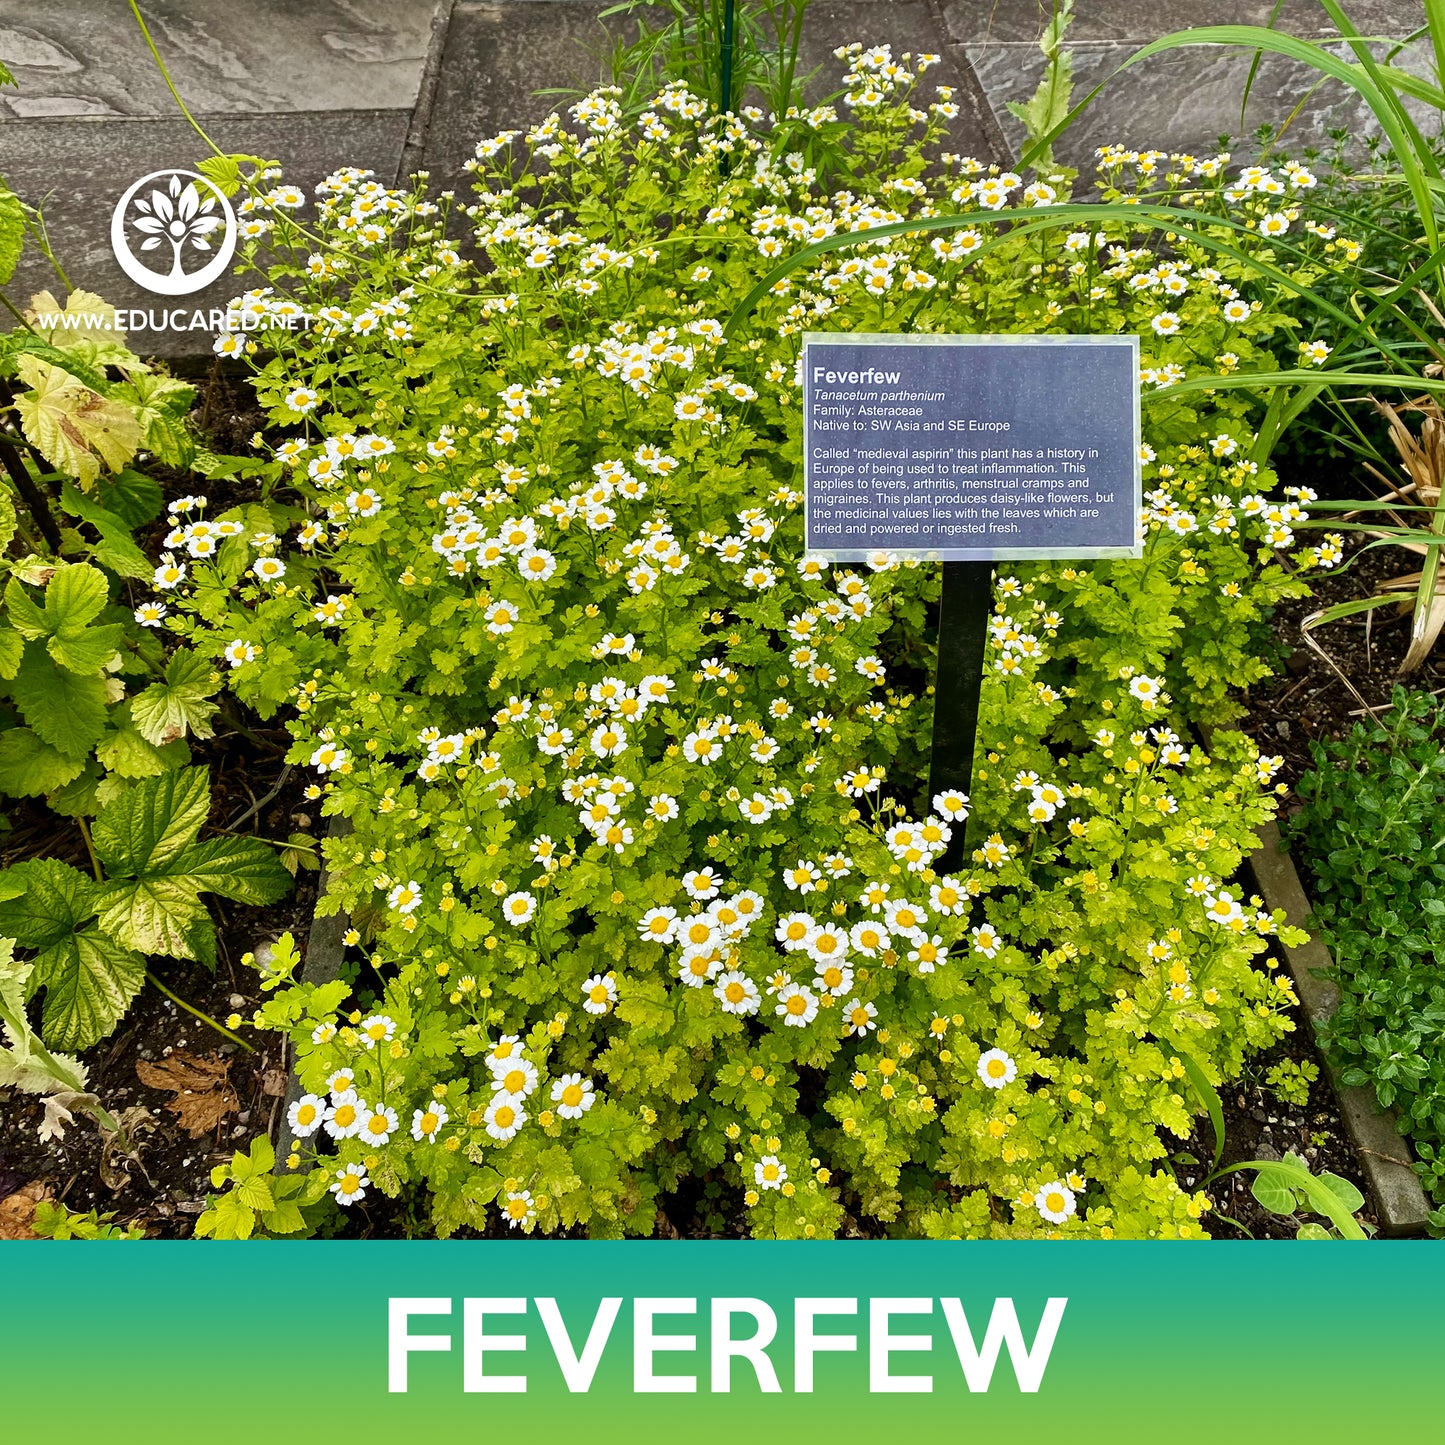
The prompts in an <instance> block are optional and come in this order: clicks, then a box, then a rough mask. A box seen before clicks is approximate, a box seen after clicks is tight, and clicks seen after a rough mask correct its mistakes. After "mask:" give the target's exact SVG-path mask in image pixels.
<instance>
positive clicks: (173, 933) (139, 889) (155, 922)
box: [100, 877, 209, 958]
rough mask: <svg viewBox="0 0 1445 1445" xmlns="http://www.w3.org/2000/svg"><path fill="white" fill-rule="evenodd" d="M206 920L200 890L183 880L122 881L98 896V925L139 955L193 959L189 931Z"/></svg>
mask: <svg viewBox="0 0 1445 1445" xmlns="http://www.w3.org/2000/svg"><path fill="white" fill-rule="evenodd" d="M208 917H209V915H208V914H207V913H206V907H205V904H203V903H202V902H201V895H200V890H199V889H198V888H197V887H196V886H195V885H194V884H193V883H191V882H190V881H189V880H188V879H184V878H166V877H160V878H138V879H133V880H123V881H121V882H117V883H110V884H107V885H106V887H105V889H104V891H103V892H102V893H101V895H100V926H101V927H102V928H103V929H104V930H105V931H106V932H107V933H108V934H110V935H111V936H112V937H114V938H116V939H117V940H119V942H121V943H123V944H125V945H126V946H127V947H129V948H138V949H140V951H141V952H142V953H159V954H164V955H165V956H166V957H168V958H194V957H195V956H196V950H195V947H194V945H193V943H192V939H191V933H192V930H194V929H195V927H196V926H197V925H198V924H199V923H202V922H204V921H206V920H207V919H208Z"/></svg>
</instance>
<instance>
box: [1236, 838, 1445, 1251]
mask: <svg viewBox="0 0 1445 1445" xmlns="http://www.w3.org/2000/svg"><path fill="white" fill-rule="evenodd" d="M1259 838H1260V843H1259V847H1258V848H1257V849H1256V850H1255V851H1254V852H1253V853H1251V854H1250V856H1249V857H1248V858H1247V859H1245V866H1246V867H1247V868H1248V869H1249V871H1250V872H1251V873H1252V874H1253V876H1254V882H1255V887H1256V888H1257V889H1258V891H1259V892H1260V893H1261V894H1262V895H1263V897H1264V906H1265V907H1266V908H1267V909H1269V910H1270V911H1271V912H1273V911H1274V910H1275V909H1276V908H1282V909H1283V910H1284V914H1285V918H1286V919H1287V921H1288V922H1289V923H1290V924H1291V925H1292V926H1293V927H1295V928H1304V927H1305V925H1306V922H1307V920H1308V919H1309V916H1310V913H1311V911H1312V910H1311V908H1310V902H1309V899H1308V897H1306V895H1305V891H1304V886H1303V884H1301V882H1300V877H1299V873H1298V872H1297V871H1296V870H1295V866H1294V859H1293V858H1292V857H1290V854H1289V851H1288V850H1287V849H1286V848H1285V846H1284V841H1283V839H1282V838H1281V837H1280V832H1279V825H1278V824H1277V823H1274V822H1269V823H1265V824H1263V825H1262V826H1261V827H1260V829H1259ZM1275 941H1276V942H1277V943H1279V946H1280V952H1281V953H1283V955H1284V961H1285V966H1286V968H1288V969H1289V973H1290V977H1291V978H1292V979H1293V980H1294V987H1295V992H1296V993H1297V994H1298V995H1299V1000H1300V1004H1301V1006H1302V1007H1303V1009H1304V1011H1305V1015H1306V1017H1307V1018H1308V1019H1309V1021H1310V1028H1311V1030H1312V1032H1313V1034H1314V1043H1315V1048H1316V1051H1317V1052H1318V1053H1319V1055H1320V1061H1321V1063H1322V1064H1323V1065H1324V1068H1325V1070H1326V1074H1327V1077H1328V1078H1329V1081H1330V1086H1331V1087H1332V1088H1333V1089H1334V1091H1335V1097H1336V1098H1337V1099H1338V1100H1339V1103H1340V1116H1341V1117H1342V1118H1343V1119H1344V1121H1345V1128H1346V1129H1347V1130H1348V1131H1349V1135H1350V1140H1351V1142H1352V1143H1353V1144H1354V1146H1355V1152H1356V1153H1357V1154H1358V1155H1359V1156H1360V1166H1361V1168H1362V1169H1363V1170H1364V1174H1365V1181H1366V1183H1367V1184H1368V1185H1369V1189H1370V1194H1371V1196H1372V1197H1373V1199H1374V1203H1375V1207H1376V1209H1377V1210H1378V1211H1379V1218H1380V1232H1381V1234H1384V1235H1387V1236H1389V1237H1391V1238H1400V1237H1402V1236H1407V1235H1421V1234H1424V1233H1425V1229H1426V1224H1427V1216H1428V1215H1429V1213H1430V1204H1429V1201H1428V1200H1427V1199H1426V1198H1425V1191H1424V1189H1422V1188H1421V1186H1420V1180H1419V1178H1418V1176H1417V1175H1416V1173H1415V1171H1414V1169H1413V1168H1412V1167H1411V1161H1410V1146H1409V1142H1408V1140H1406V1138H1405V1137H1404V1135H1402V1134H1400V1133H1399V1132H1397V1130H1396V1128H1395V1113H1394V1111H1393V1110H1389V1111H1386V1112H1383V1113H1382V1112H1381V1111H1380V1110H1379V1108H1378V1107H1377V1106H1376V1103H1375V1096H1374V1093H1373V1091H1372V1090H1371V1089H1369V1088H1368V1087H1366V1086H1364V1085H1350V1084H1342V1083H1341V1082H1340V1078H1339V1073H1338V1071H1337V1070H1336V1069H1335V1068H1334V1066H1333V1065H1332V1064H1331V1063H1330V1061H1329V1059H1328V1058H1327V1057H1326V1056H1325V1052H1324V1050H1323V1048H1321V1047H1320V1039H1319V1034H1320V1029H1321V1028H1322V1027H1323V1025H1324V1024H1325V1022H1326V1021H1327V1020H1328V1019H1329V1018H1330V1017H1331V1016H1332V1015H1333V1014H1334V1012H1335V1010H1336V1009H1337V1008H1338V1007H1339V1005H1340V990H1339V987H1338V985H1336V984H1335V983H1333V982H1332V981H1331V980H1330V979H1328V978H1325V977H1323V974H1324V973H1325V972H1326V971H1328V970H1329V969H1332V968H1333V967H1334V960H1333V959H1332V958H1331V957H1330V951H1329V949H1328V948H1326V947H1325V945H1324V944H1323V943H1321V942H1320V941H1319V939H1318V938H1311V939H1309V941H1308V942H1306V943H1303V944H1301V945H1300V946H1299V947H1298V948H1289V947H1287V946H1286V945H1285V944H1284V943H1283V941H1282V940H1278V939H1276V940H1275Z"/></svg>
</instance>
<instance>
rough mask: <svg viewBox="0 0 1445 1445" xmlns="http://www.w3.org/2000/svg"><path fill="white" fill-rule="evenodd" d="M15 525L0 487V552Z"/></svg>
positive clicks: (11, 504)
mask: <svg viewBox="0 0 1445 1445" xmlns="http://www.w3.org/2000/svg"><path fill="white" fill-rule="evenodd" d="M0 285H4V282H3V281H0ZM16 525H17V518H16V516H15V503H14V502H13V501H11V499H10V493H9V492H8V491H6V490H5V488H4V487H0V552H3V551H4V550H5V548H6V547H8V546H9V545H10V541H11V539H12V538H13V537H14V536H15V528H16Z"/></svg>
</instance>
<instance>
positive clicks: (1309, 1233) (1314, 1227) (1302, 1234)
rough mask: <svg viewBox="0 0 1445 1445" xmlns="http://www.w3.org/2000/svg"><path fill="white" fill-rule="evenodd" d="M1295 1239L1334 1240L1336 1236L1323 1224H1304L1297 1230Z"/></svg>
mask: <svg viewBox="0 0 1445 1445" xmlns="http://www.w3.org/2000/svg"><path fill="white" fill-rule="evenodd" d="M1294 1237H1295V1238H1296V1239H1333V1238H1334V1237H1335V1236H1334V1235H1333V1234H1331V1233H1330V1231H1329V1230H1328V1229H1326V1228H1325V1227H1324V1225H1323V1224H1302V1225H1300V1227H1299V1228H1298V1229H1297V1230H1295V1236H1294Z"/></svg>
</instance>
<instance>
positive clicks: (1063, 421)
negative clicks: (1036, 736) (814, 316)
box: [802, 332, 1143, 871]
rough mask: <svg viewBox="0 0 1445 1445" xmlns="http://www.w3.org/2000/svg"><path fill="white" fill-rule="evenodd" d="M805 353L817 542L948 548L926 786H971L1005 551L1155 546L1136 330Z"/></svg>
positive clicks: (823, 342)
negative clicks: (997, 568)
mask: <svg viewBox="0 0 1445 1445" xmlns="http://www.w3.org/2000/svg"><path fill="white" fill-rule="evenodd" d="M802 364H803V402H804V406H803V478H804V486H805V491H806V539H807V546H808V550H809V551H810V552H814V553H817V554H819V555H821V556H824V557H828V558H830V559H831V560H833V561H838V562H866V561H868V560H869V559H870V558H873V557H875V556H877V555H878V554H879V553H886V554H891V555H892V556H894V557H898V558H908V557H916V558H919V559H921V560H926V561H941V562H942V563H943V592H942V600H941V603H940V609H939V623H938V671H937V679H936V682H935V685H934V719H933V756H932V762H931V767H930V771H929V796H930V797H933V796H936V795H937V794H938V793H940V792H944V791H953V790H957V791H959V792H963V793H968V792H969V791H970V790H971V787H972V777H973V753H974V742H975V739H976V736H977V731H978V704H979V694H980V690H981V687H982V682H983V677H982V673H983V665H984V654H985V650H986V642H987V635H988V618H989V611H990V607H991V602H992V575H993V564H994V563H995V562H1003V561H1030V560H1042V559H1046V558H1047V559H1058V560H1063V559H1067V558H1080V559H1083V558H1096V557H1137V556H1140V555H1141V554H1142V552H1143V537H1142V533H1141V531H1140V526H1139V513H1140V505H1141V500H1142V482H1141V464H1140V455H1139V452H1140V424H1139V339H1138V337H1136V336H1057V335H1043V336H964V335H960V336H953V335H950V336H911V335H879V334H875V335H847V334H842V333H836V332H827V333H817V332H814V333H810V334H809V335H807V336H806V337H805V338H804V344H803V363H802ZM964 833H965V830H964V829H962V828H960V829H956V830H955V832H954V836H953V838H952V840H951V841H950V844H949V847H948V849H947V851H945V853H944V854H943V856H942V858H941V859H940V861H939V866H940V868H941V869H943V870H944V871H949V870H952V869H954V868H956V867H958V866H959V864H960V863H961V862H962V859H963V856H964V849H965V843H964Z"/></svg>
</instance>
